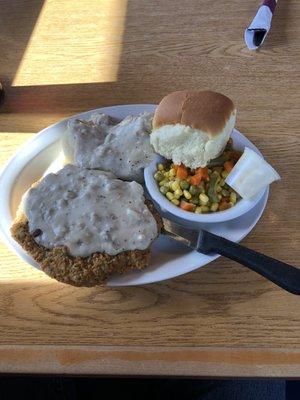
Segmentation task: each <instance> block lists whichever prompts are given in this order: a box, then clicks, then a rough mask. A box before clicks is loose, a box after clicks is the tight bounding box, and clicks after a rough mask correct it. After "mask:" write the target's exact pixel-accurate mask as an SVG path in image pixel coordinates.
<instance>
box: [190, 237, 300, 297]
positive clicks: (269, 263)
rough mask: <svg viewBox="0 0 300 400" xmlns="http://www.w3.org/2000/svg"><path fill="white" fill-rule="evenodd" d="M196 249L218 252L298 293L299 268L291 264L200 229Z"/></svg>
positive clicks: (207, 252)
mask: <svg viewBox="0 0 300 400" xmlns="http://www.w3.org/2000/svg"><path fill="white" fill-rule="evenodd" d="M198 249H199V251H200V252H201V253H205V254H209V253H218V254H221V255H222V256H225V257H227V258H230V259H231V260H234V261H237V262H238V263H240V264H243V265H245V266H246V267H248V268H250V269H252V270H253V271H255V272H257V273H258V274H260V275H262V276H264V277H265V278H267V279H269V280H270V281H272V282H273V283H275V284H276V285H278V286H280V287H281V288H283V289H285V290H287V291H288V292H290V293H293V294H297V295H300V269H298V268H295V267H293V266H292V265H289V264H286V263H284V262H281V261H279V260H275V258H271V257H268V256H265V255H264V254H261V253H258V252H257V251H254V250H251V249H247V247H244V246H241V245H240V244H238V243H234V242H231V241H230V240H228V239H225V238H223V237H221V236H217V235H214V234H213V233H210V232H207V231H202V235H199V243H198Z"/></svg>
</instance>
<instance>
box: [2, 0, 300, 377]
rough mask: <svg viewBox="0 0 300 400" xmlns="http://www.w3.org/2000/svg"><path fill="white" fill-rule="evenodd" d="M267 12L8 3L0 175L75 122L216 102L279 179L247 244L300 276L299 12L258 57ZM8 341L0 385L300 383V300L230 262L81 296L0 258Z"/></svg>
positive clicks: (240, 7) (286, 8) (62, 1)
mask: <svg viewBox="0 0 300 400" xmlns="http://www.w3.org/2000/svg"><path fill="white" fill-rule="evenodd" d="M258 3H259V1H256V0H251V1H250V0H230V1H227V0H226V1H225V0H222V1H217V2H212V1H211V2H208V1H205V0H189V1H179V0H166V1H163V2H162V1H158V0H152V1H146V0H128V1H127V2H126V1H122V0H113V1H109V0H107V1H104V0H102V1H96V0H86V1H84V2H78V1H75V0H69V1H67V0H47V1H42V0H27V1H23V0H15V1H14V7H11V2H9V1H8V0H0V10H1V12H0V54H1V56H0V80H1V81H2V83H3V84H4V87H5V90H6V97H5V102H4V104H3V105H2V107H1V108H0V162H1V165H3V163H4V162H5V161H6V160H7V159H8V158H9V157H10V156H11V155H12V154H13V153H14V151H15V150H16V149H17V148H18V147H19V146H20V145H21V144H23V143H24V142H25V141H26V140H27V139H28V138H29V137H31V136H32V135H34V134H35V133H36V132H38V131H39V130H40V129H42V128H44V127H46V126H47V125H49V124H51V123H53V122H56V121H57V120H59V119H60V118H63V117H66V116H69V115H72V114H74V113H77V112H81V111H84V110H88V109H92V108H97V107H101V106H108V105H114V104H124V103H127V104H129V103H156V102H158V101H159V100H160V98H161V97H162V96H163V95H165V94H166V93H168V92H169V91H172V90H177V89H183V88H199V89H213V90H218V91H220V92H223V93H225V94H227V95H229V96H230V97H231V98H232V99H233V100H234V102H235V103H236V105H237V107H238V121H237V127H238V129H239V130H240V131H241V132H243V133H245V134H246V135H247V137H249V139H250V140H251V141H253V142H254V143H255V144H256V145H257V146H258V148H259V149H260V150H261V151H262V152H263V154H264V155H265V157H266V159H267V160H268V161H269V162H271V163H272V165H273V166H274V167H275V168H276V169H277V170H278V172H279V173H280V175H281V177H282V180H281V181H280V182H278V183H276V184H274V185H272V187H271V192H270V198H269V202H268V204H267V208H266V211H265V213H264V214H263V217H262V219H261V220H260V222H259V224H258V225H257V226H256V227H255V229H254V230H253V231H252V232H251V234H250V235H249V236H248V237H247V238H246V239H244V241H243V243H244V244H245V245H246V246H249V247H251V248H253V249H256V250H258V251H261V252H264V253H266V254H268V255H270V256H272V257H275V258H279V259H281V260H283V261H285V262H287V263H291V264H295V265H298V266H299V261H300V254H299V248H300V233H299V226H300V206H299V203H300V202H299V198H298V194H299V193H300V180H299V164H300V154H299V137H300V136H299V123H300V117H299V115H300V93H299V83H300V44H299V43H300V41H299V37H300V25H299V18H300V3H299V1H297V0H291V1H285V2H284V1H282V2H279V3H278V6H277V10H276V13H275V16H274V19H273V27H272V30H271V32H270V34H269V37H268V38H267V41H266V43H265V45H264V47H263V48H262V49H261V50H260V51H259V52H254V53H252V52H249V51H248V50H247V49H246V48H245V45H244V42H243V31H244V28H245V27H246V26H247V25H248V24H249V22H250V21H251V19H252V17H253V15H254V13H255V11H256V8H257V6H258ZM0 190H1V191H2V190H3V188H0ZM0 327H1V329H0V372H36V373H38V372H47V373H72V374H73V373H88V374H109V375H114V374H119V375H122V374H127V375H128V374H138V375H143V374H145V375H189V376H290V377H292V376H293V377H295V376H299V375H300V372H299V371H300V303H299V298H298V297H296V296H293V295H290V294H288V293H285V292H283V291H282V290H280V289H279V288H277V287H276V286H275V285H273V284H272V283H270V282H268V281H266V280H265V279H264V278H262V277H260V276H259V275H257V274H255V273H254V272H251V271H248V270H247V269H246V268H244V267H241V266H239V265H238V264H236V263H234V262H232V261H229V260H226V259H224V258H220V259H218V260H217V261H215V262H213V263H211V264H210V265H208V266H206V267H204V268H201V269H200V270H198V271H195V272H193V273H190V274H188V275H185V276H181V277H178V278H176V279H173V280H170V281H167V282H161V283H158V284H152V285H148V286H140V287H132V288H118V289H109V288H105V287H99V288H74V287H71V286H66V285H63V284H60V283H57V282H55V281H54V280H51V279H50V278H47V277H46V276H44V275H43V273H41V272H40V271H37V270H34V269H33V268H31V267H30V266H29V265H27V264H25V263H24V262H23V261H21V260H20V259H19V258H18V257H17V256H16V255H14V254H13V253H12V252H11V251H10V250H9V249H7V248H6V247H5V246H4V245H3V244H0Z"/></svg>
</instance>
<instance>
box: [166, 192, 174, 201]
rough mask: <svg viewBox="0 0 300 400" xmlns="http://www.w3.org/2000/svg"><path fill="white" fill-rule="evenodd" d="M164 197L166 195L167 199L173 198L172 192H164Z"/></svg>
mask: <svg viewBox="0 0 300 400" xmlns="http://www.w3.org/2000/svg"><path fill="white" fill-rule="evenodd" d="M166 197H167V198H168V199H169V200H173V199H174V194H173V193H172V192H167V193H166Z"/></svg>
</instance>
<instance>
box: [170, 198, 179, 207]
mask: <svg viewBox="0 0 300 400" xmlns="http://www.w3.org/2000/svg"><path fill="white" fill-rule="evenodd" d="M171 202H172V203H173V204H175V206H179V203H180V201H179V200H177V199H172V200H171Z"/></svg>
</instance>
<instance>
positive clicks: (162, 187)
mask: <svg viewBox="0 0 300 400" xmlns="http://www.w3.org/2000/svg"><path fill="white" fill-rule="evenodd" d="M159 190H160V192H161V193H162V194H166V193H167V192H168V189H167V188H166V187H165V186H161V187H160V188H159Z"/></svg>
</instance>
